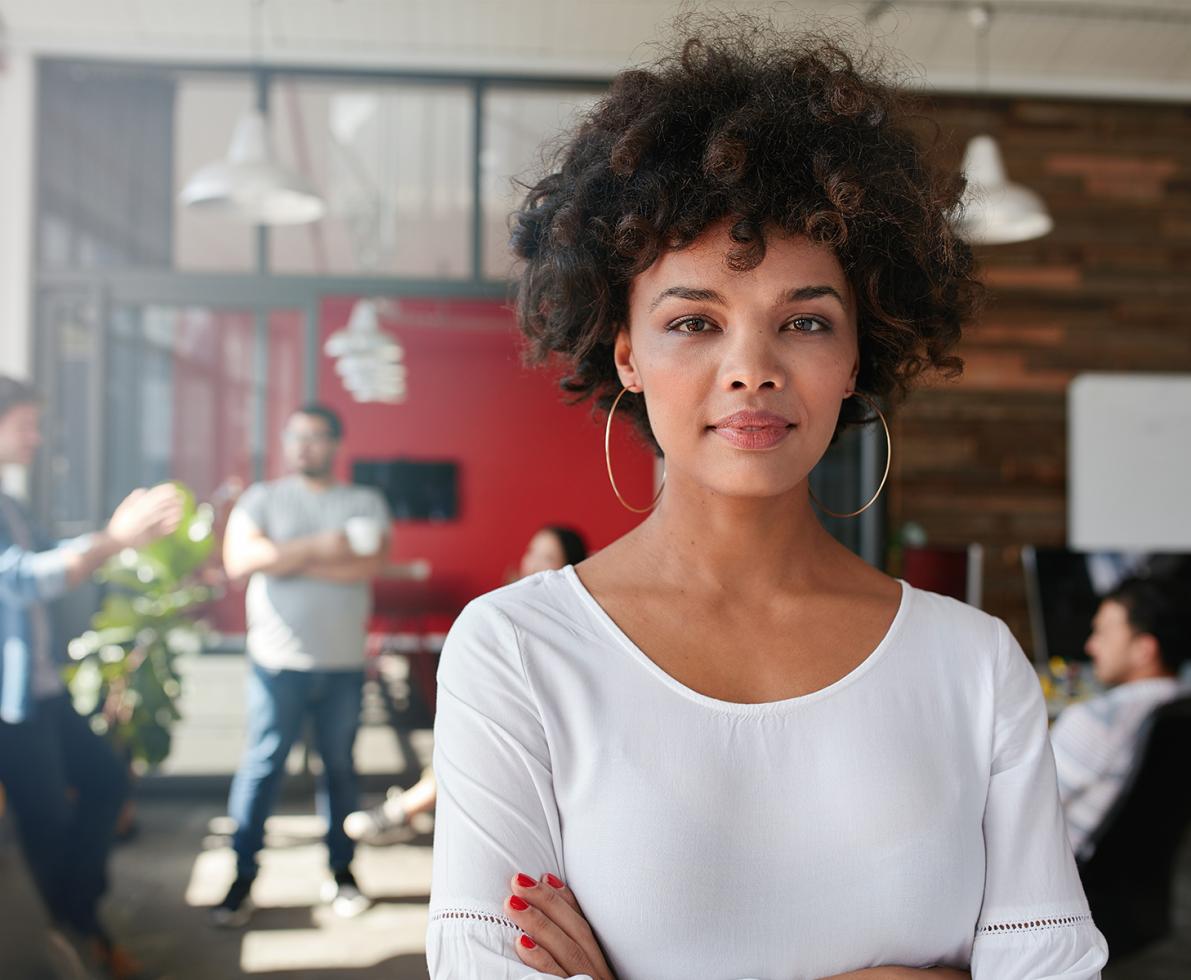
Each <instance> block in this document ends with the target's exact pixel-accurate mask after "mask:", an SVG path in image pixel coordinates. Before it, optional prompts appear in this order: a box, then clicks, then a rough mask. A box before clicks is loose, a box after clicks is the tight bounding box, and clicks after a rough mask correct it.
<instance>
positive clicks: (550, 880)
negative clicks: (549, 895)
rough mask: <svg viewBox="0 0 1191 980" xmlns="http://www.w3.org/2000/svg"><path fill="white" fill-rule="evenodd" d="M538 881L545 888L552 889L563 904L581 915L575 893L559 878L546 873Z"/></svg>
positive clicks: (581, 911)
mask: <svg viewBox="0 0 1191 980" xmlns="http://www.w3.org/2000/svg"><path fill="white" fill-rule="evenodd" d="M538 881H540V882H541V883H542V884H544V885H546V886H547V887H549V888H552V889H554V891H555V892H556V893H557V894H558V896H559V897H560V898H561V899H562V900H563V901H564V902H566V903H567V905H569V906H570V907H571V908H573V909H574V910H575V911H576V912H578V913H579V914H580V915H583V909H581V908H580V907H579V900H578V899H577V898H575V893H574V892H573V891H571V889H570V888H568V887H567V885H566V883H565V882H564V881H563V880H562V879H561V878H559V877H558V876H557V875H553V874H550V873H549V872H547V873H546V874H544V875H542V877H541V878H539V879H538Z"/></svg>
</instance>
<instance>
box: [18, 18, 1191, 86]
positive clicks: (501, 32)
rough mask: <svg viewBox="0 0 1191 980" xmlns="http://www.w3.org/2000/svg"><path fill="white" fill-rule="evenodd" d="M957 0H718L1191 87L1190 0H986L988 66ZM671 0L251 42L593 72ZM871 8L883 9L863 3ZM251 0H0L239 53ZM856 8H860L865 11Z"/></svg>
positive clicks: (149, 40)
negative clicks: (988, 11)
mask: <svg viewBox="0 0 1191 980" xmlns="http://www.w3.org/2000/svg"><path fill="white" fill-rule="evenodd" d="M971 5H972V4H971V3H969V2H967V0H893V2H892V3H885V4H880V3H874V2H870V0H852V2H835V0H802V2H793V3H782V2H777V3H775V2H774V0H765V2H761V0H756V2H754V0H718V2H717V3H716V4H715V7H716V8H718V9H720V10H727V11H736V10H743V11H753V12H761V13H765V12H773V13H774V14H775V16H776V18H777V19H778V20H779V21H780V22H782V23H784V24H813V23H820V24H821V23H822V22H823V21H824V19H827V20H831V21H838V22H843V23H846V24H848V25H850V26H851V27H852V28H853V29H854V30H856V31H857V32H858V33H859V36H860V37H861V38H867V37H872V38H875V39H876V40H877V41H878V42H879V43H881V44H883V45H885V46H886V47H887V48H889V49H891V50H892V51H893V52H894V54H895V57H896V58H897V59H898V60H899V61H900V62H901V64H902V65H903V66H904V69H905V71H906V72H907V73H908V75H909V77H910V79H911V80H914V81H917V82H919V83H921V84H924V85H925V86H927V87H931V88H936V89H943V90H980V89H982V88H986V90H988V91H995V92H1033V93H1054V94H1062V95H1077V96H1078V95H1087V96H1097V97H1103V96H1109V97H1113V96H1116V97H1121V98H1155V99H1169V100H1177V101H1191V0H988V3H987V6H989V7H990V8H991V10H992V19H991V26H990V29H989V35H988V44H989V47H988V55H989V73H988V80H987V83H984V82H982V80H981V78H980V73H979V72H978V71H977V69H976V35H975V32H974V30H973V28H972V26H971V23H970V20H969V8H970V7H971ZM707 6H708V5H707V4H703V3H692V2H678V0H266V2H265V3H264V4H263V7H262V8H261V15H260V16H261V20H262V22H263V29H262V43H261V54H262V57H263V58H264V60H266V61H270V62H278V63H287V64H295V63H298V64H310V65H344V66H368V67H386V68H420V69H424V68H444V69H454V70H459V69H464V70H467V71H482V72H496V73H501V72H516V73H530V74H538V73H542V74H568V75H595V76H606V75H608V74H610V73H611V72H614V71H616V70H617V69H619V68H621V67H623V66H625V65H627V64H631V63H634V62H640V61H644V60H648V59H649V58H650V57H651V54H652V52H653V48H652V47H651V44H650V42H652V41H655V40H656V39H658V38H659V37H664V36H665V34H666V32H667V29H668V27H669V25H670V24H671V23H672V21H673V19H674V17H675V15H676V13H678V12H679V11H680V10H683V9H687V10H689V9H692V8H693V9H704V8H706V7H707ZM878 8H883V11H884V12H883V13H880V15H879V16H873V15H874V14H875V13H877V9H878ZM252 10H253V0H0V17H2V18H3V21H4V22H5V25H6V27H5V29H4V33H5V36H6V41H5V43H6V44H7V45H8V47H9V48H10V49H11V50H14V51H37V52H46V53H61V54H94V55H101V56H113V57H134V58H149V59H154V60H161V59H174V58H177V59H182V60H243V59H245V58H246V57H248V55H249V54H250V50H251V45H250V42H249V37H250V34H251V21H252V16H253V15H252ZM866 14H868V15H869V18H868V23H866Z"/></svg>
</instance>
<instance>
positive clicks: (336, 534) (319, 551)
mask: <svg viewBox="0 0 1191 980" xmlns="http://www.w3.org/2000/svg"><path fill="white" fill-rule="evenodd" d="M310 555H311V558H312V559H313V560H314V561H326V562H337V561H344V560H346V559H348V558H354V557H355V552H354V551H352V549H351V545H349V544H348V542H347V535H346V534H344V533H343V532H342V531H322V532H320V533H319V534H315V535H312V536H311V539H310Z"/></svg>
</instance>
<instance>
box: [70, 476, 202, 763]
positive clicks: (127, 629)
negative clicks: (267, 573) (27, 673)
mask: <svg viewBox="0 0 1191 980" xmlns="http://www.w3.org/2000/svg"><path fill="white" fill-rule="evenodd" d="M178 486H179V489H180V490H181V491H182V493H183V495H184V500H185V504H184V512H183V519H182V523H181V524H180V525H179V527H178V529H177V530H176V531H175V532H174V533H173V534H170V535H167V536H166V537H164V538H160V539H158V540H157V541H154V542H153V543H152V544H149V545H147V546H145V547H144V548H142V549H140V550H139V551H138V550H133V549H131V548H130V549H128V550H126V551H124V552H121V553H120V554H119V555H116V556H115V557H114V558H112V559H111V561H109V562H108V563H107V564H106V565H105V566H104V567H103V568H102V569H101V570H100V572H99V573H98V575H97V578H98V579H99V581H101V582H103V583H105V584H106V585H107V586H108V589H107V594H106V596H105V598H104V601H103V605H102V606H101V607H100V609H99V611H98V612H97V613H96V614H95V615H94V616H93V617H92V619H91V626H92V628H91V629H90V630H88V631H87V632H86V633H84V634H83V635H82V636H80V637H78V638H77V639H75V640H72V641H71V643H70V644H69V647H68V650H69V653H70V658H71V661H72V663H71V664H70V666H69V667H67V669H66V680H67V684H68V686H69V688H70V693H71V697H72V698H73V700H74V706H75V708H76V709H77V710H78V711H79V712H80V713H81V714H82V715H83V716H84V717H90V718H91V724H92V726H93V727H94V728H95V729H96V730H97V731H99V732H100V733H101V734H107V735H108V736H109V737H111V738H112V740H113V741H114V742H115V743H116V744H117V746H118V747H119V748H120V750H121V751H123V752H124V753H126V754H127V756H128V757H129V759H130V762H131V764H132V766H133V768H134V770H136V771H139V772H143V771H145V770H147V769H149V768H151V767H153V766H156V765H159V764H160V763H161V762H162V761H163V760H164V759H165V758H166V756H167V755H168V754H169V751H170V737H171V732H172V729H173V726H174V723H175V722H176V721H178V720H179V719H180V718H181V714H180V712H179V711H178V698H179V697H180V695H181V693H182V687H181V679H180V675H179V672H178V670H177V666H176V663H175V661H176V660H177V658H178V657H179V656H183V655H186V654H192V653H198V652H199V651H200V650H201V649H202V643H203V629H204V627H203V625H202V623H201V622H200V621H199V620H198V618H197V614H198V613H199V612H200V611H201V609H202V607H204V606H205V605H206V604H207V603H208V602H210V601H211V599H212V598H213V597H214V590H213V589H212V588H211V587H210V586H207V585H204V584H203V583H202V582H200V581H199V580H198V577H197V575H196V573H197V572H198V571H199V569H200V567H201V566H202V565H203V563H204V562H205V561H206V560H207V558H208V557H209V556H210V554H211V551H212V549H213V547H214V544H215V537H214V523H215V520H214V516H215V515H214V509H213V508H212V507H211V505H210V504H198V503H196V501H195V497H194V494H193V493H192V492H191V491H190V490H189V489H188V488H186V487H184V486H182V485H181V484H179V485H178Z"/></svg>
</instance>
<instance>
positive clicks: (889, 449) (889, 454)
mask: <svg viewBox="0 0 1191 980" xmlns="http://www.w3.org/2000/svg"><path fill="white" fill-rule="evenodd" d="M853 396H855V397H857V398H860V399H861V400H863V401H864V402H865V403H867V405H868V407H869V408H871V409H872V410H873V411H874V412H876V413H877V418H879V419H880V420H881V428H882V429H884V430H885V472H884V473H883V474H882V475H881V482H880V484H878V486H877V492H876V493H874V494H873V495H872V496H871V497H869V499H868V503H866V504H865V505H864V506H863V507H861V508H860V509H859V510H854V511H852V512H851V513H848V514H839V513H837V512H836V511H834V510H829V509H828V508H826V507H824V506H823V505H822V504H821V503H820V502H819V498H818V497H816V496H815V491H814V490H810V495H811V500H813V501H814V503H815V506H816V507H818V508H819V510H821V511H822V512H823V513H824V514H828V515H830V516H831V517H840V518H844V517H859V516H860V515H861V514H863V513H864V512H865V511H866V510H868V509H869V508H870V507H871V506H872V505H873V504H875V503H876V502H877V498H878V497H879V496H881V491H882V490H884V489H885V481H886V480H888V479H889V464H890V463H892V462H893V440H892V439H891V438H890V436H889V423H888V422H886V421H885V416H884V414H883V413H882V412H881V409H880V408H878V407H877V403H876V402H875V401H873V400H872V399H871V398H869V397H868V395H862V394H861V393H860V392H859V391H854V392H852V394H851V395H849V396H848V397H849V398H851V397H853ZM808 489H809V488H808Z"/></svg>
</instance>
